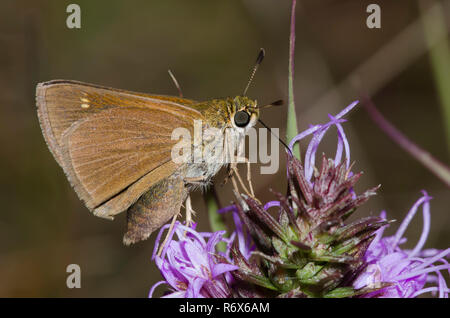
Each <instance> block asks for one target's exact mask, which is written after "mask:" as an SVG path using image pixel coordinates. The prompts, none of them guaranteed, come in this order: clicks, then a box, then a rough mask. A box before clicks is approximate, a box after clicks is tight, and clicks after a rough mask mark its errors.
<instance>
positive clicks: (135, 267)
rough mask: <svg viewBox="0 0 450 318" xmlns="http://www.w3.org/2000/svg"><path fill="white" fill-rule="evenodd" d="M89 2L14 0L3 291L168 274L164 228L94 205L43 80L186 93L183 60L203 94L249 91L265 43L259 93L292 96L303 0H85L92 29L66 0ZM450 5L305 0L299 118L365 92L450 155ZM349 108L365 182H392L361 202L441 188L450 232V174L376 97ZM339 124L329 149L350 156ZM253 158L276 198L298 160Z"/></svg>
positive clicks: (198, 204) (434, 149) (395, 206)
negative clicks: (72, 170)
mask: <svg viewBox="0 0 450 318" xmlns="http://www.w3.org/2000/svg"><path fill="white" fill-rule="evenodd" d="M73 2H74V1H72V0H71V1H31V0H30V1H24V0H19V1H12V0H11V1H10V0H3V1H2V3H1V7H2V8H1V11H0V48H1V49H0V103H1V106H0V145H1V147H0V178H1V179H0V204H1V208H0V210H1V211H0V282H1V283H0V296H2V297H16V296H21V297H37V296H39V297H47V296H51V297H146V296H147V294H148V291H149V289H150V287H151V286H152V285H153V284H154V283H155V282H156V281H158V280H160V279H161V277H160V274H159V272H158V270H157V268H156V267H155V265H154V264H153V263H152V262H151V260H150V258H151V253H152V249H153V240H154V236H155V235H152V237H151V239H149V240H148V241H145V242H142V243H139V244H137V245H135V246H132V247H125V246H123V245H122V235H123V233H124V231H125V221H126V220H125V214H123V215H119V216H118V217H117V218H116V219H115V220H114V221H113V222H111V221H108V220H104V219H100V218H97V217H95V216H93V215H91V213H90V212H89V211H88V210H87V209H86V208H85V207H84V206H83V204H82V202H81V201H80V200H79V199H78V197H77V196H76V194H75V192H74V191H73V189H72V188H71V187H70V185H69V183H68V182H67V180H66V177H65V175H64V173H63V171H62V169H61V168H60V167H59V166H58V164H57V163H56V161H55V160H54V159H53V157H52V155H51V153H50V152H49V150H48V148H47V146H46V144H45V142H44V139H43V137H42V134H41V130H40V127H39V123H38V119H37V114H36V106H35V87H36V84H37V83H39V82H43V81H48V80H52V79H73V80H79V81H84V82H88V83H95V84H100V85H104V86H110V87H116V88H122V89H128V90H133V91H139V92H147V93H156V94H168V95H177V90H176V88H175V87H174V85H173V83H172V81H171V80H170V78H169V76H168V74H167V70H168V69H169V68H170V69H171V70H172V71H173V72H174V73H175V75H176V77H177V79H178V81H179V83H180V85H181V87H182V90H183V93H184V95H185V96H186V97H188V98H192V99H195V100H205V99H209V98H215V97H225V96H230V95H231V96H234V95H238V94H241V92H242V90H243V89H244V87H245V84H246V82H247V79H248V76H249V72H250V69H251V67H252V66H253V63H254V61H255V58H256V55H257V53H258V50H259V48H261V47H264V48H265V50H266V59H265V60H264V63H263V64H262V65H261V67H260V69H259V71H258V74H257V75H256V77H255V80H254V83H253V84H252V86H251V88H250V90H249V92H248V94H249V96H250V97H252V98H256V99H257V100H258V101H259V103H260V104H261V103H269V102H272V101H275V100H278V99H280V98H281V99H284V100H287V75H288V48H289V22H290V21H289V20H290V1H287V0H286V1H280V0H264V1H261V0H239V1H238V0H229V1H211V0H209V1H208V0H205V1H200V0H195V1H194V0H191V1H183V0H178V1H175V0H173V1H148V0H145V1H144V0H139V1H138V0H134V1H117V0H116V1H81V0H78V1H75V3H77V4H79V5H80V7H81V29H69V28H67V27H66V18H67V16H68V15H69V14H68V13H66V7H67V6H68V5H69V4H70V3H73ZM370 3H377V4H378V5H380V7H381V29H369V28H368V27H367V26H366V18H367V16H368V15H369V14H368V13H366V8H367V6H368V4H370ZM436 4H437V5H439V6H440V7H438V10H435V11H432V13H433V14H434V15H431V17H433V18H432V19H431V20H430V19H429V20H428V21H435V22H436V21H438V22H439V21H441V22H442V23H441V24H440V25H439V24H438V27H437V28H434V29H433V28H431V31H430V28H428V29H427V28H424V25H426V23H425V24H424V17H426V16H427V14H428V16H430V14H431V13H430V11H429V10H430V8H436V7H433V6H436ZM449 13H450V7H449V1H411V0H397V1H387V0H386V1H381V0H377V1H375V0H371V1H361V0H352V1H350V0H321V1H317V0H314V1H313V0H309V1H298V3H297V25H296V34H297V41H296V54H295V81H294V86H295V100H296V107H297V117H298V118H297V119H298V123H299V129H300V130H304V129H306V128H308V125H310V124H315V123H322V122H325V121H327V114H328V113H331V114H336V113H338V112H339V110H341V109H342V108H344V107H345V106H346V105H348V104H349V103H350V102H352V101H353V100H355V99H358V98H359V97H360V95H361V93H365V94H369V95H370V96H371V97H372V99H373V101H374V103H375V105H376V106H377V108H378V109H379V110H380V111H381V112H382V113H383V114H384V115H385V117H386V118H387V119H389V120H390V121H391V122H392V123H393V124H395V125H396V127H397V128H399V129H400V130H401V131H402V132H404V133H405V134H406V135H407V136H408V137H409V138H410V139H411V140H413V141H414V142H416V143H417V144H418V145H420V146H421V147H422V148H424V149H425V150H427V151H429V152H430V153H432V154H433V156H435V157H436V158H437V159H438V160H440V161H441V162H443V163H446V164H448V163H449V162H450V160H449V159H450V156H449V154H450V151H449V144H450V143H449V138H448V136H449V133H448V132H449V127H450V123H449V116H448V115H445V114H449V113H450V110H449V108H450V105H449V104H448V101H447V103H446V102H445V101H446V99H445V94H447V96H448V93H449V91H450V87H449V86H450V85H449V82H448V81H445V76H444V77H442V76H439V74H442V70H443V68H444V69H445V67H448V64H447V66H445V64H444V62H445V61H444V62H443V61H441V60H440V59H439V56H440V55H439V54H430V52H433V49H434V48H435V46H434V44H435V43H438V45H442V43H444V45H445V44H446V43H447V44H448V42H446V41H448V30H449ZM424 30H428V31H427V32H425V31H424ZM439 32H440V33H439ZM439 34H441V36H440V37H439ZM442 34H443V36H442ZM433 41H434V42H433ZM430 49H431V51H430ZM447 53H448V52H447ZM441 57H442V56H441ZM447 58H448V56H447ZM447 61H448V59H447ZM440 63H441V64H440ZM444 73H445V72H444ZM447 75H448V74H447ZM286 110H287V107H279V108H273V109H267V110H264V112H263V113H262V115H261V118H262V120H263V121H264V122H265V123H266V124H267V125H268V126H270V127H278V128H280V133H281V136H284V134H285V129H284V127H285V125H286ZM347 119H348V122H347V123H345V126H344V128H345V129H346V132H347V134H348V139H349V141H350V144H351V151H352V161H355V162H356V164H355V168H354V171H360V170H363V171H364V172H365V174H364V176H363V177H362V178H361V181H360V182H359V184H358V186H357V189H356V190H357V191H360V192H361V191H363V190H365V189H367V188H369V187H372V186H375V185H377V184H381V185H382V187H381V189H380V191H379V194H378V195H377V196H376V197H374V198H372V199H371V200H370V201H369V202H368V203H367V204H366V205H364V206H363V207H362V208H361V209H360V210H358V211H357V214H356V216H358V217H361V216H366V215H369V214H379V212H380V211H381V210H383V209H385V210H386V211H387V214H388V217H389V218H391V219H397V220H402V219H403V217H404V216H405V215H406V213H407V211H408V210H409V208H410V207H411V206H412V204H413V203H414V202H415V201H416V200H417V199H418V198H419V197H420V196H421V193H420V190H422V189H426V190H427V191H428V193H429V194H430V195H431V196H433V198H434V199H433V200H432V202H431V209H432V220H431V232H430V235H429V239H428V241H427V243H426V246H425V247H435V248H440V249H443V248H447V247H448V246H449V242H450V233H449V226H450V213H449V206H450V191H449V188H448V187H447V186H446V185H445V184H444V183H443V182H441V181H440V180H439V179H438V178H437V177H435V176H434V175H433V174H432V173H430V172H429V171H428V170H427V169H426V168H424V167H423V166H422V165H421V164H420V163H418V162H417V161H416V160H414V159H413V158H412V157H411V156H410V155H408V154H407V153H406V152H404V151H403V150H402V149H400V148H399V147H398V146H397V145H396V144H395V143H394V142H393V141H391V140H390V139H389V138H388V137H387V136H386V135H385V134H383V133H382V132H381V130H379V128H378V127H377V126H376V125H375V124H374V123H373V121H372V120H371V119H370V117H369V116H368V114H367V112H366V111H365V110H364V108H363V107H360V108H357V109H356V110H355V111H353V112H352V113H351V114H350V115H349V116H348V117H347ZM334 134H335V133H334V132H331V133H329V135H328V137H327V138H326V142H325V143H324V144H323V147H322V148H321V149H320V152H321V151H323V152H326V153H328V154H330V156H334V151H335V145H336V140H335V136H334ZM304 145H305V144H303V148H304ZM280 154H281V157H283V155H282V154H283V149H282V147H281V146H280ZM252 171H253V178H254V184H255V186H256V192H257V196H258V197H259V198H260V199H261V200H263V201H268V200H271V199H273V196H272V195H271V194H270V192H269V188H273V189H275V190H278V191H284V189H285V187H286V180H285V177H284V176H285V170H284V162H282V163H281V165H280V170H279V172H278V173H277V174H275V175H258V174H259V165H258V164H255V165H253V170H252ZM223 177H224V173H223V172H222V173H220V174H219V175H218V176H217V178H216V180H217V184H219V183H221V181H222V180H223ZM216 188H217V190H218V193H219V197H220V201H221V204H222V205H227V204H229V203H230V201H231V200H233V197H232V193H231V184H226V185H225V186H223V187H220V186H219V185H217V186H216ZM193 198H194V201H193V205H194V209H195V210H196V211H197V217H196V219H197V221H198V222H199V228H200V230H205V231H206V230H209V229H210V228H209V223H208V218H207V213H206V209H205V204H204V202H203V199H202V195H201V193H199V192H198V193H195V194H194V197H193ZM398 225H399V222H397V223H395V224H393V225H392V226H391V227H390V228H389V229H388V230H387V233H388V234H389V233H391V234H392V233H394V231H395V230H396V228H397V227H398ZM421 231H422V217H421V216H420V214H418V215H417V217H416V218H415V219H414V221H413V222H412V223H411V225H410V227H409V230H408V231H407V233H406V235H407V236H408V237H409V241H408V242H407V243H406V244H405V246H406V247H413V246H414V245H415V244H416V242H417V240H418V239H419V236H420V233H421ZM72 263H74V264H79V265H80V266H81V274H82V279H81V288H80V289H68V288H67V287H66V278H67V275H68V274H67V273H66V266H67V265H68V264H72ZM160 289H161V290H160V291H162V290H163V289H164V288H160Z"/></svg>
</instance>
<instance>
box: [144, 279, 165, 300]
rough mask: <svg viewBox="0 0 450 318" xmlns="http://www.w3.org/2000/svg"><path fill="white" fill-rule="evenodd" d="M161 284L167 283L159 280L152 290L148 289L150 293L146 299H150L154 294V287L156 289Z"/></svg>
mask: <svg viewBox="0 0 450 318" xmlns="http://www.w3.org/2000/svg"><path fill="white" fill-rule="evenodd" d="M162 284H167V282H166V281H165V280H160V281H159V282H157V283H155V284H154V285H153V286H152V288H151V289H150V292H149V293H148V298H152V297H153V293H154V292H155V289H156V287H158V286H159V285H162Z"/></svg>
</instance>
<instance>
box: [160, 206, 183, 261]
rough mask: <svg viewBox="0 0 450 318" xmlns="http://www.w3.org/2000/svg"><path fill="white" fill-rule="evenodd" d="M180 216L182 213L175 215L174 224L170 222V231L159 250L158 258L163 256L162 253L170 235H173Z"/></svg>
mask: <svg viewBox="0 0 450 318" xmlns="http://www.w3.org/2000/svg"><path fill="white" fill-rule="evenodd" d="M179 215H180V213H177V214H175V215H174V216H173V218H172V222H170V226H169V229H168V230H167V234H166V237H165V238H164V241H163V242H162V243H161V246H160V247H159V250H158V256H161V253H162V251H163V250H164V246H166V244H167V241H168V240H169V237H170V233H172V231H173V227H174V226H175V221H176V220H177V218H178V216H179Z"/></svg>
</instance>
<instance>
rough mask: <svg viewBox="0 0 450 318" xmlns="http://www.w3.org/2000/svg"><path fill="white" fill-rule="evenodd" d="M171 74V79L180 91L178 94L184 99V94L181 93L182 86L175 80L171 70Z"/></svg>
mask: <svg viewBox="0 0 450 318" xmlns="http://www.w3.org/2000/svg"><path fill="white" fill-rule="evenodd" d="M167 71H168V72H169V75H170V78H171V79H172V81H173V83H174V84H175V86H176V87H177V89H178V94H179V95H180V97H183V92H182V91H181V87H180V84H178V81H177V79H176V78H175V75H173V73H172V71H171V70H167Z"/></svg>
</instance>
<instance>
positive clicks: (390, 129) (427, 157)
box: [364, 98, 450, 187]
mask: <svg viewBox="0 0 450 318" xmlns="http://www.w3.org/2000/svg"><path fill="white" fill-rule="evenodd" d="M364 106H365V109H366V110H367V112H368V113H369V115H370V117H371V118H372V120H373V121H374V122H375V124H377V125H378V127H379V128H380V129H381V130H382V131H383V132H384V133H385V134H387V135H388V136H389V137H390V138H392V140H394V141H395V142H396V143H397V144H398V145H399V146H400V147H402V148H403V149H404V150H405V151H406V152H408V153H409V154H410V155H411V156H413V157H414V158H415V159H416V160H417V161H419V162H420V163H422V164H423V165H424V166H425V167H426V168H427V169H428V170H430V171H431V172H432V173H433V174H434V175H435V176H437V177H438V178H439V179H441V181H442V182H444V183H445V184H446V185H447V186H448V187H450V168H449V167H448V166H446V165H445V164H443V163H442V162H440V161H439V160H437V159H436V158H434V157H433V156H432V155H431V154H430V153H429V152H428V151H425V150H423V149H422V148H420V147H419V146H417V145H416V144H414V143H413V142H412V141H410V140H409V139H408V138H407V137H406V136H405V135H404V134H403V133H401V132H400V131H399V130H398V129H397V128H395V126H394V125H392V124H391V123H390V122H389V121H387V120H386V118H384V117H383V115H382V114H381V113H380V112H379V111H378V109H377V108H376V107H375V105H374V104H373V102H372V101H371V100H369V99H368V98H364Z"/></svg>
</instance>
